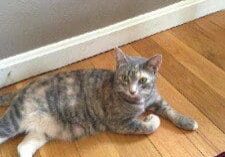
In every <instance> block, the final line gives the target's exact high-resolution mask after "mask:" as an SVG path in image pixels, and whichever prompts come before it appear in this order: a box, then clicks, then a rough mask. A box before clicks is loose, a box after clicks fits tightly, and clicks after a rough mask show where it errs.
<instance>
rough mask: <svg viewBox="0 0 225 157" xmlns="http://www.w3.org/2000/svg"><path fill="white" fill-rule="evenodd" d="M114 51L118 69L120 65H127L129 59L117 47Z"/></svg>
mask: <svg viewBox="0 0 225 157" xmlns="http://www.w3.org/2000/svg"><path fill="white" fill-rule="evenodd" d="M114 50H115V57H116V67H117V68H118V67H119V66H120V65H123V64H126V63H127V57H126V55H125V54H124V53H123V51H122V50H121V49H120V48H118V47H116V48H115V49H114Z"/></svg>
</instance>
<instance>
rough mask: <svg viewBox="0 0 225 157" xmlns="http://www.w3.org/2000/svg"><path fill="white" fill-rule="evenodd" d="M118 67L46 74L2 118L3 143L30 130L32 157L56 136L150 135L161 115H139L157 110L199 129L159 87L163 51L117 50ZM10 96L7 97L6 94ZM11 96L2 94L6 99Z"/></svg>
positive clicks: (25, 151)
mask: <svg viewBox="0 0 225 157" xmlns="http://www.w3.org/2000/svg"><path fill="white" fill-rule="evenodd" d="M116 60H117V69H116V71H110V70H100V69H99V70H97V69H95V70H77V71H73V72H69V73H61V74H56V75H54V76H49V77H43V78H41V79H39V80H37V81H35V82H33V83H31V84H29V85H28V86H26V87H25V88H24V89H22V90H21V91H19V92H17V93H16V94H15V95H14V97H13V99H12V101H11V103H10V107H9V109H8V110H7V112H6V113H5V115H4V116H3V117H2V118H1V119H0V142H1V143H2V142H4V141H6V140H7V139H8V138H11V137H13V136H15V135H17V134H19V133H22V132H26V133H27V134H28V135H27V136H26V137H25V139H24V140H23V142H22V143H21V144H19V146H18V152H19V155H20V156H21V157H31V156H32V155H33V154H34V153H35V151H36V150H37V149H38V148H39V147H41V146H42V145H44V144H45V143H46V142H47V141H48V140H50V139H53V138H58V139H65V140H72V139H79V138H80V137H82V136H87V135H91V134H93V133H95V132H100V131H105V130H109V131H112V132H116V133H123V134H149V133H152V132H154V131H155V130H156V129H157V128H158V127H159V125H160V120H159V117H158V116H156V115H153V114H151V115H148V116H147V117H146V118H145V119H144V120H141V119H140V118H139V116H140V115H141V114H142V113H144V112H145V111H146V110H152V111H154V112H155V113H156V114H159V115H162V116H163V117H165V118H168V119H169V120H171V121H172V122H173V123H174V124H175V125H176V126H178V127H181V128H183V129H186V130H195V129H196V128H197V123H196V122H195V121H194V120H192V119H190V118H187V117H185V116H183V115H181V114H180V113H177V112H176V111H175V110H174V109H172V108H171V107H170V106H169V105H168V104H167V103H166V101H165V100H163V99H162V98H161V96H160V95H159V94H158V92H157V89H156V85H155V82H156V75H157V71H158V68H159V66H160V64H161V56H160V55H157V56H154V57H152V58H150V59H148V60H147V59H144V58H138V57H130V56H126V55H124V54H123V52H122V51H121V50H120V49H116ZM4 97H5V98H4ZM9 98H10V96H2V97H0V100H2V101H3V102H4V101H5V100H9Z"/></svg>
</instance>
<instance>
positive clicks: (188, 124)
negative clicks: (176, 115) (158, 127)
mask: <svg viewBox="0 0 225 157" xmlns="http://www.w3.org/2000/svg"><path fill="white" fill-rule="evenodd" d="M178 127H180V128H182V129H185V130H190V131H192V130H196V129H198V123H197V122H196V121H195V120H193V119H191V118H189V117H182V118H180V119H179V123H178Z"/></svg>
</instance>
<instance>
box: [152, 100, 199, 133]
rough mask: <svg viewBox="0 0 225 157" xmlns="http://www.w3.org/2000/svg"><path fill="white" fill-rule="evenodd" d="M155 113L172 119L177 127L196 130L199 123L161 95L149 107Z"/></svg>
mask: <svg viewBox="0 0 225 157" xmlns="http://www.w3.org/2000/svg"><path fill="white" fill-rule="evenodd" d="M149 109H150V110H152V111H153V112H154V113H156V114H158V115H161V116H162V117H164V118H166V119H169V120H170V121H172V122H173V123H174V124H175V125H176V126H177V127H179V128H182V129H185V130H196V129H197V128H198V123H197V122H196V121H195V120H193V119H192V118H190V117H187V116H184V115H182V114H181V113H178V112H177V111H176V110H174V109H173V108H172V107H171V106H170V105H169V104H168V103H167V102H166V101H165V100H164V99H163V98H162V97H161V96H158V98H157V100H156V102H155V103H154V104H153V105H151V106H150V107H149Z"/></svg>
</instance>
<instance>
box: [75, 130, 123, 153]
mask: <svg viewBox="0 0 225 157" xmlns="http://www.w3.org/2000/svg"><path fill="white" fill-rule="evenodd" d="M76 143H77V149H78V151H79V154H80V156H81V157H90V156H91V157H119V153H118V151H117V149H116V148H115V147H114V145H113V143H112V142H111V140H110V138H109V137H108V136H107V135H106V133H100V134H96V135H93V136H89V137H85V138H83V139H80V140H78V141H76Z"/></svg>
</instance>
